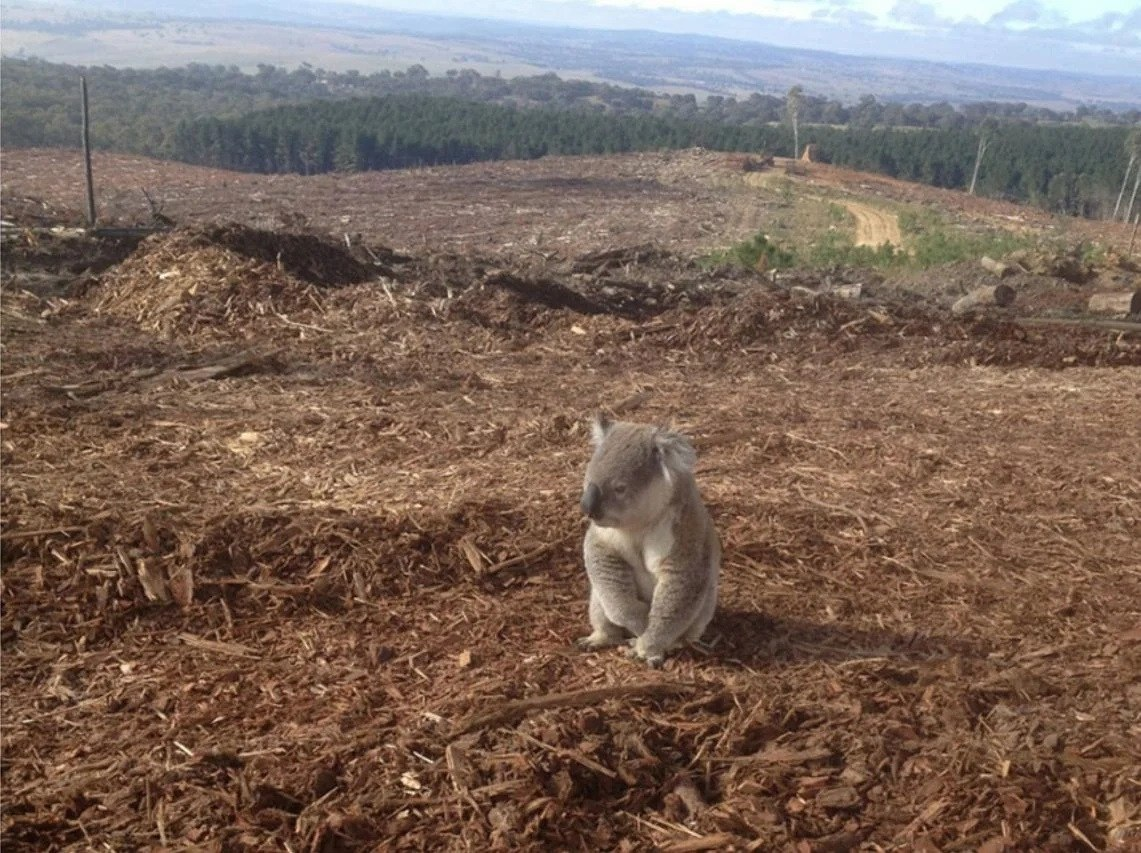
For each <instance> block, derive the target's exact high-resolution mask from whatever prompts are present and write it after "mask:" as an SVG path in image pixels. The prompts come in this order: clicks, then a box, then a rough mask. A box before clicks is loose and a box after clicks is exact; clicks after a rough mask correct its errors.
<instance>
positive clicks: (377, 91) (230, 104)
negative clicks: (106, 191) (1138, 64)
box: [0, 58, 1141, 157]
mask: <svg viewBox="0 0 1141 853" xmlns="http://www.w3.org/2000/svg"><path fill="white" fill-rule="evenodd" d="M80 76H86V77H87V78H88V82H89V84H90V90H91V104H92V114H93V125H92V142H93V144H94V145H95V146H96V147H97V148H108V149H114V150H120V151H128V152H132V153H138V154H146V155H149V156H155V157H165V156H169V155H170V153H171V145H172V133H173V130H174V127H175V125H176V124H177V122H178V121H179V119H182V118H185V117H186V116H196V117H204V116H218V117H234V116H238V115H241V114H243V113H247V112H251V111H254V110H261V109H266V108H268V107H272V106H279V105H285V104H296V103H306V102H310V101H315V100H344V99H350V98H367V97H379V96H384V95H404V94H420V95H433V96H440V97H452V98H458V99H461V100H464V101H472V102H475V103H482V104H499V105H502V106H518V107H545V108H550V109H560V110H575V111H580V112H591V113H597V114H601V115H648V116H661V117H667V118H678V119H686V120H692V121H702V122H717V123H722V124H731V125H746V126H748V125H762V124H771V123H777V122H781V121H782V120H784V118H785V116H786V115H787V107H788V104H787V99H786V97H785V96H783V95H781V96H777V95H767V94H759V93H758V94H753V95H750V96H748V97H746V98H740V99H738V98H733V97H721V96H716V95H714V96H710V97H708V98H706V99H704V100H698V99H697V97H696V96H694V95H692V94H672V95H664V94H655V93H653V92H650V91H648V90H645V89H637V88H628V87H622V86H614V85H611V84H607V83H594V82H588V81H582V80H563V79H561V78H560V77H558V76H557V75H555V74H542V75H538V76H531V77H514V78H511V79H506V78H502V77H499V76H488V75H482V74H479V73H478V72H476V71H472V70H470V69H458V70H452V71H448V72H447V73H446V74H443V75H435V76H433V75H431V74H429V73H428V71H427V70H425V69H424V68H423V66H420V65H414V66H412V67H411V68H408V69H407V70H406V71H395V72H391V71H380V72H376V73H374V74H361V73H359V72H356V71H347V72H343V73H336V72H331V71H325V70H323V69H320V68H316V69H315V68H312V67H310V66H308V65H301V66H300V67H298V68H295V69H292V70H289V69H285V68H281V67H278V66H273V65H259V66H258V68H257V71H256V72H254V73H246V72H243V71H242V70H240V69H239V68H238V67H237V66H233V65H230V66H223V65H207V64H203V63H192V64H190V65H187V66H184V67H180V68H151V69H139V68H112V67H109V66H101V67H79V66H72V65H64V64H58V63H50V62H44V61H42V60H38V59H15V58H4V59H3V60H0V99H2V100H3V103H4V122H3V123H2V124H0V146H5V147H9V146H17V147H30V146H73V145H75V144H76V142H75V141H76V140H77V139H78V138H79V113H78V109H77V108H76V87H77V81H78V79H79V77H80ZM798 117H799V120H800V121H801V122H804V123H805V124H827V125H833V126H841V125H843V126H852V127H864V128H867V127H876V126H887V127H917V128H920V127H921V128H940V129H944V130H950V129H969V128H974V127H978V126H981V125H982V124H983V122H985V121H987V120H988V119H999V120H1001V121H1003V122H1007V123H1023V124H1026V123H1029V124H1096V125H1120V126H1129V125H1134V124H1137V123H1138V122H1141V110H1131V111H1128V112H1113V111H1111V110H1107V109H1098V108H1094V107H1084V106H1083V107H1079V108H1077V109H1076V110H1072V111H1057V110H1050V109H1045V108H1042V107H1034V106H1030V105H1028V104H1025V103H1000V102H981V103H970V104H962V105H960V106H954V105H952V104H949V103H946V102H941V103H933V104H921V103H908V104H905V103H896V102H882V101H879V100H877V99H876V98H875V97H873V96H871V95H865V96H864V97H862V98H860V99H859V100H858V101H857V102H856V103H854V104H845V103H842V102H841V101H838V100H833V99H828V98H823V97H819V96H815V95H812V94H810V93H804V92H801V93H800V94H799V96H798Z"/></svg>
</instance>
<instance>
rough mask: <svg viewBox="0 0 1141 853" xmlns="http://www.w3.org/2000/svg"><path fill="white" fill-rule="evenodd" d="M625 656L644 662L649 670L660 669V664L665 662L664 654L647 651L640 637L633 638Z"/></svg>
mask: <svg viewBox="0 0 1141 853" xmlns="http://www.w3.org/2000/svg"><path fill="white" fill-rule="evenodd" d="M626 656H627V657H631V658H634V659H635V660H643V661H645V662H646V665H647V666H648V667H650V669H661V668H662V664H664V663H665V662H666V656H665V654H664V653H662V652H659V651H649V650H647V649H646V646H645V643H643V642H642V638H641V637H635V638H634V639H632V640H631V641H630V645H629V647H628V648H627V649H626Z"/></svg>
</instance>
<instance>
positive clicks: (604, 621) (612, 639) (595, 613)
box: [576, 587, 629, 649]
mask: <svg viewBox="0 0 1141 853" xmlns="http://www.w3.org/2000/svg"><path fill="white" fill-rule="evenodd" d="M590 627H591V628H592V629H594V630H593V631H592V632H591V633H590V635H589V636H587V637H580V638H579V639H578V640H576V643H577V644H578V646H579V647H580V648H584V649H602V648H605V647H606V646H617V645H621V644H622V643H624V642H626V638H627V637H628V636H629V634H628V633H627V632H626V629H625V628H623V627H622V626H621V625H616V624H614V623H613V622H611V621H610V618H609V617H608V616H607V615H606V610H605V608H604V607H603V606H602V600H601V599H600V598H599V597H598V593H597V592H596V591H595V590H594V588H593V587H592V588H591V590H590Z"/></svg>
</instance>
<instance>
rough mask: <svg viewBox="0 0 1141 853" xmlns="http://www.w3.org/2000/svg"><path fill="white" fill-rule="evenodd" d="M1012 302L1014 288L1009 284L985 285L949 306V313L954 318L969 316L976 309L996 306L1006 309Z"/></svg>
mask: <svg viewBox="0 0 1141 853" xmlns="http://www.w3.org/2000/svg"><path fill="white" fill-rule="evenodd" d="M1013 302H1014V288H1013V287H1011V286H1010V285H1009V284H995V285H987V286H986V287H978V288H975V289H974V290H972V291H971V292H970V293H968V294H967V295H966V296H964V297H962V298H961V299H959V300H958V301H957V302H955V304H954V305H952V306H951V313H952V314H954V315H955V316H956V317H961V316H962V315H964V314H969V313H970V312H972V311H974V310H975V309H976V308H989V307H994V306H997V307H999V308H1006V307H1007V306H1008V305H1011V304H1012V303H1013Z"/></svg>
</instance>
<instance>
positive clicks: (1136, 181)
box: [1122, 169, 1141, 222]
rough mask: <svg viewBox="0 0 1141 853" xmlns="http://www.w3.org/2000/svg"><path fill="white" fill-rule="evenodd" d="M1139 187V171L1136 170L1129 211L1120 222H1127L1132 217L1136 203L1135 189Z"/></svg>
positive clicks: (1140, 182)
mask: <svg viewBox="0 0 1141 853" xmlns="http://www.w3.org/2000/svg"><path fill="white" fill-rule="evenodd" d="M1138 185H1141V169H1138V170H1137V174H1136V175H1135V176H1134V178H1133V192H1132V194H1130V196H1129V209H1128V210H1127V211H1126V213H1125V218H1124V219H1123V220H1122V222H1128V221H1129V219H1130V218H1131V217H1132V216H1133V204H1134V202H1136V201H1137V187H1138Z"/></svg>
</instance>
